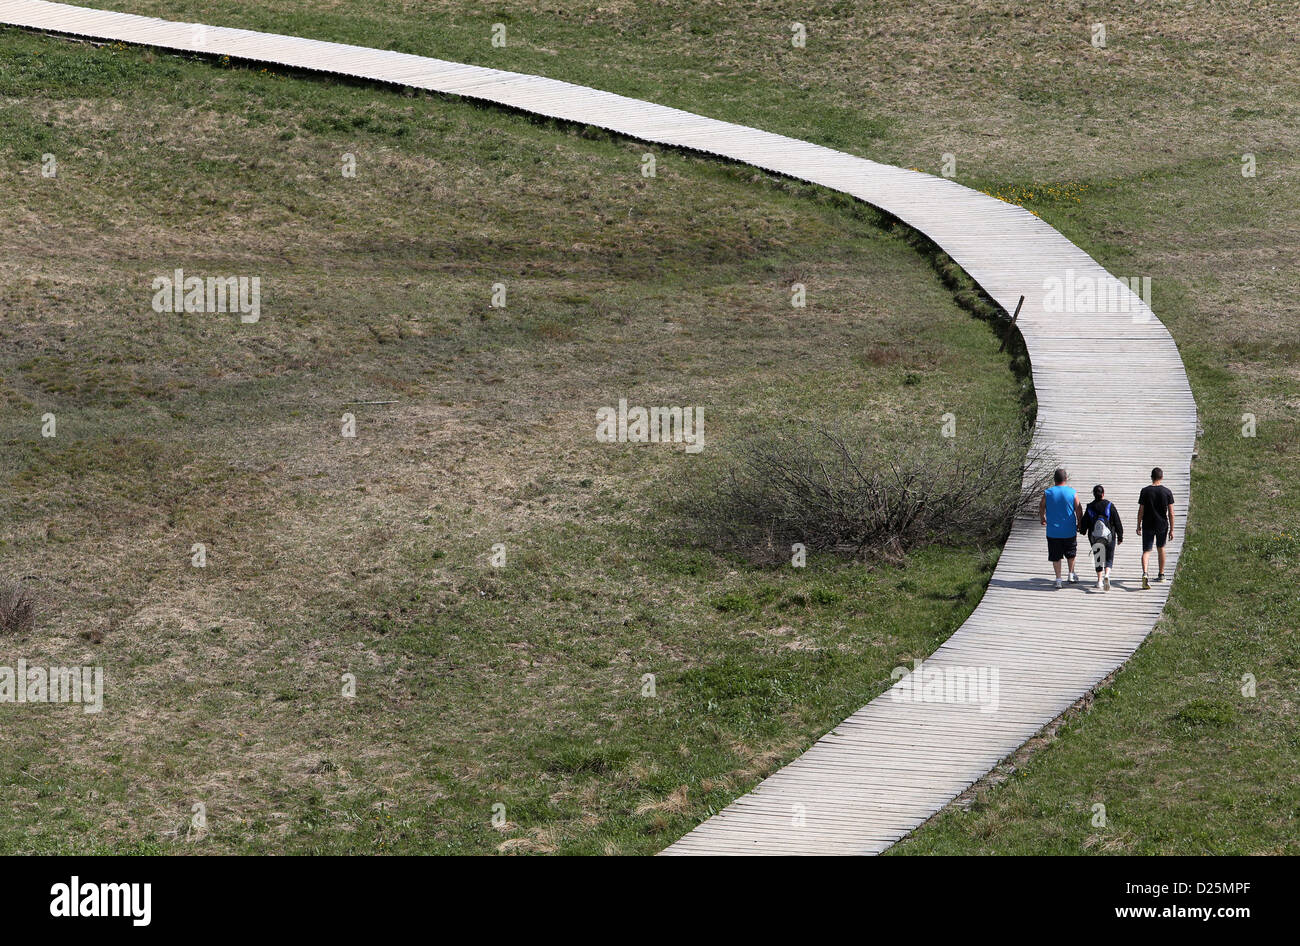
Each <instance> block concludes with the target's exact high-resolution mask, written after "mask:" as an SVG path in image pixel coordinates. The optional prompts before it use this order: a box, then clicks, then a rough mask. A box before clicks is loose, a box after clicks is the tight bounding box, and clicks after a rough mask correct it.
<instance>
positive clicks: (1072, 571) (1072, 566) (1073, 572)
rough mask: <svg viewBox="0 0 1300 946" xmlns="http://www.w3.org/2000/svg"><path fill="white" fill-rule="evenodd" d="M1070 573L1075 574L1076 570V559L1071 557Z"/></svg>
mask: <svg viewBox="0 0 1300 946" xmlns="http://www.w3.org/2000/svg"><path fill="white" fill-rule="evenodd" d="M1070 574H1071V575H1073V574H1075V571H1074V559H1070Z"/></svg>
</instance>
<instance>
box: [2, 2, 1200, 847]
mask: <svg viewBox="0 0 1300 946" xmlns="http://www.w3.org/2000/svg"><path fill="white" fill-rule="evenodd" d="M0 23H7V24H13V25H18V26H25V27H31V28H35V29H40V30H45V31H50V32H57V33H64V34H70V35H76V36H84V37H91V38H95V39H99V40H117V41H121V42H125V43H138V44H144V45H149V46H155V47H160V48H164V49H172V50H180V51H184V52H194V53H203V54H209V55H226V56H230V57H232V58H239V59H245V60H250V61H255V62H261V63H270V64H277V65H281V66H289V67H294V68H298V69H307V70H315V71H319V72H325V73H333V74H339V75H347V76H355V77H360V78H365V79H371V80H378V81H382V82H391V83H395V84H398V85H403V86H411V87H415V88H421V89H429V90H432V91H436V92H442V93H448V94H454V95H461V96H465V97H469V98H475V99H481V100H485V101H488V102H494V103H498V104H501V105H506V106H511V107H514V108H519V109H523V110H525V111H529V112H534V113H537V114H541V115H548V116H552V117H555V118H559V119H565V120H569V121H575V122H581V123H584V124H588V125H595V126H599V127H602V128H607V129H609V130H611V131H614V132H618V133H620V134H623V135H626V136H629V137H631V138H635V139H640V140H643V141H648V142H655V143H660V144H664V145H672V146H678V147H683V148H690V149H695V150H698V151H704V152H708V153H711V154H716V155H720V156H723V157H726V158H730V159H733V160H735V161H739V162H743V163H745V164H749V165H753V166H755V167H759V168H763V169H765V170H768V171H773V172H777V173H780V174H785V175H788V176H790V177H793V178H798V179H801V180H805V181H810V182H813V183H816V184H820V185H823V186H825V187H829V188H832V189H834V190H837V191H842V192H844V193H846V194H851V195H853V196H854V197H857V198H859V199H861V200H864V201H866V202H868V203H870V204H873V205H875V206H877V207H879V208H881V209H883V210H885V211H887V212H889V213H891V214H893V215H895V216H896V217H898V218H900V219H902V220H904V221H905V222H907V223H908V224H910V225H911V226H913V227H915V228H917V229H918V230H920V231H921V232H923V233H925V234H926V235H927V236H928V237H929V238H930V239H932V240H933V241H934V242H935V243H937V244H938V245H939V246H940V247H942V248H943V249H944V250H945V251H946V252H947V253H948V254H949V255H951V256H952V257H953V259H955V260H956V261H957V262H958V263H959V264H960V265H961V266H962V267H963V268H964V269H965V270H966V272H968V273H969V274H970V275H971V277H972V278H974V279H975V280H976V281H977V282H978V283H979V284H980V285H981V286H983V287H984V289H985V290H986V291H987V292H988V293H989V295H991V296H992V297H993V298H994V299H995V300H997V302H998V303H999V304H1001V305H1002V306H1003V307H1004V308H1006V309H1007V311H1011V310H1012V309H1013V308H1014V306H1015V304H1016V300H1017V299H1018V298H1019V296H1020V295H1022V294H1023V295H1024V297H1025V303H1024V307H1023V309H1022V310H1021V313H1020V319H1019V323H1018V325H1019V328H1020V331H1021V332H1022V334H1023V336H1024V339H1025V342H1026V344H1027V346H1028V349H1029V353H1030V357H1031V360H1032V363H1033V374H1034V384H1035V387H1036V389H1037V394H1038V426H1037V429H1036V432H1035V441H1036V444H1037V446H1038V447H1039V448H1041V449H1043V450H1045V451H1046V452H1047V453H1048V454H1049V455H1050V456H1052V457H1054V458H1056V459H1058V460H1059V461H1060V462H1061V463H1063V464H1064V465H1065V466H1067V467H1068V468H1069V470H1070V473H1071V477H1072V482H1073V484H1074V485H1075V486H1076V487H1078V488H1079V489H1080V491H1081V492H1082V493H1083V494H1084V498H1085V499H1087V498H1090V494H1089V492H1088V491H1089V490H1090V489H1091V487H1092V485H1093V484H1094V483H1098V482H1101V483H1104V484H1105V486H1106V489H1107V498H1109V499H1111V500H1112V501H1115V502H1116V503H1117V504H1118V505H1119V508H1120V511H1121V515H1122V516H1123V518H1124V520H1125V522H1126V525H1127V535H1128V541H1126V542H1125V543H1124V544H1123V545H1122V546H1121V547H1120V551H1119V553H1118V555H1117V557H1116V568H1117V575H1118V579H1119V580H1118V581H1117V582H1116V583H1115V590H1113V591H1111V592H1109V593H1108V594H1107V593H1102V592H1097V591H1094V590H1093V589H1092V588H1091V587H1090V583H1087V584H1081V585H1075V586H1066V587H1065V588H1063V589H1061V590H1055V589H1053V587H1052V583H1051V581H1050V580H1049V579H1050V575H1051V571H1050V567H1049V566H1048V564H1047V561H1046V545H1045V542H1044V539H1043V531H1042V529H1041V527H1039V525H1038V524H1037V523H1036V522H1029V521H1021V522H1017V523H1016V524H1015V527H1014V528H1013V530H1012V533H1011V537H1010V538H1009V539H1008V541H1007V545H1006V549H1005V551H1004V552H1003V554H1002V557H1001V559H1000V561H999V563H998V566H997V569H996V570H995V571H994V573H993V576H992V579H991V581H990V583H989V588H988V591H987V593H986V594H985V595H984V598H983V600H982V601H981V602H980V604H979V606H978V607H977V608H976V609H975V611H974V612H973V613H972V614H971V616H970V619H969V620H967V621H966V623H965V624H963V625H962V626H961V628H960V629H958V630H957V631H956V633H954V634H953V636H952V637H951V638H950V639H949V640H948V641H947V642H946V643H945V644H943V646H941V647H940V648H939V649H938V650H937V651H936V652H935V653H934V654H933V656H931V657H930V658H929V659H928V660H927V661H926V662H925V666H926V667H927V668H928V669H929V670H939V671H945V670H946V671H953V672H959V671H963V670H966V669H968V668H973V669H974V670H976V671H979V670H980V669H983V670H984V671H985V672H991V671H993V670H996V671H997V681H998V686H997V701H996V708H994V707H993V706H992V705H991V704H990V703H984V704H979V703H974V702H969V701H967V702H960V701H958V700H957V699H955V698H954V697H953V695H952V694H949V697H948V699H947V701H943V700H938V701H936V700H933V699H927V700H926V701H905V700H901V699H897V698H896V697H897V696H899V695H900V694H902V693H903V692H904V690H903V689H902V687H903V681H900V683H899V684H896V685H895V686H894V688H893V689H892V690H891V691H889V692H887V693H885V694H884V695H882V696H881V697H879V698H877V699H875V700H873V701H872V702H871V703H869V704H868V705H867V706H864V707H863V708H862V709H860V710H859V711H858V712H856V713H854V714H853V715H852V716H850V717H849V718H848V719H847V720H845V721H844V722H843V723H841V724H840V725H839V726H837V727H835V729H834V730H833V731H832V732H831V733H830V734H828V735H826V736H824V737H823V738H822V739H820V740H819V741H818V742H817V743H816V744H815V745H814V746H813V747H812V748H810V749H809V750H808V751H807V752H806V753H804V754H803V755H802V756H800V757H799V758H798V759H797V760H795V761H794V762H792V763H791V764H790V765H787V766H786V767H785V768H783V769H781V770H780V771H779V772H777V773H776V774H774V775H772V776H771V777H769V778H768V779H766V780H765V781H764V782H763V783H762V784H761V785H759V786H758V787H757V788H756V789H755V790H754V791H752V792H750V793H749V794H747V795H745V796H743V797H742V798H740V799H738V800H737V801H735V802H734V803H733V804H731V805H730V806H728V807H727V808H726V809H724V810H723V811H721V812H719V813H717V814H716V815H715V816H713V817H712V818H710V819H709V820H707V821H706V822H704V823H703V824H701V825H700V826H698V827H697V828H696V829H695V830H693V831H691V832H690V833H689V834H687V835H686V836H685V837H683V838H682V839H680V840H679V841H677V843H675V844H673V845H672V846H671V847H669V848H668V849H667V851H666V852H665V853H668V854H865V853H876V852H879V851H882V850H884V849H885V848H886V847H888V846H889V845H890V844H892V843H893V842H895V841H897V840H898V839H899V838H901V837H903V836H904V835H906V834H907V833H908V832H909V831H911V830H912V829H913V828H915V827H916V826H917V825H919V824H920V823H921V822H923V821H924V820H925V819H926V818H928V817H929V816H931V815H932V814H934V813H935V812H937V811H939V810H940V809H941V808H943V807H944V806H945V805H946V804H947V803H948V802H949V801H951V800H952V799H953V798H954V797H955V796H957V795H958V794H959V793H960V792H961V791H962V790H963V789H965V788H966V787H967V786H969V785H970V784H971V783H972V782H974V781H975V780H976V779H978V778H979V777H980V776H981V775H983V774H984V773H986V772H988V771H989V770H990V769H991V768H992V767H993V766H994V765H996V764H997V762H998V761H999V760H1001V759H1002V758H1004V757H1005V756H1007V755H1008V754H1009V753H1011V752H1013V751H1014V750H1015V749H1016V748H1017V747H1019V746H1020V745H1021V744H1023V743H1024V742H1025V741H1026V740H1027V739H1029V738H1030V737H1031V736H1033V735H1034V734H1035V733H1036V732H1037V731H1038V730H1039V729H1040V728H1041V727H1042V726H1044V725H1045V724H1046V723H1048V722H1049V721H1051V720H1052V719H1053V718H1055V717H1056V716H1058V715H1059V714H1060V713H1061V712H1062V711H1063V710H1065V709H1066V708H1067V707H1069V706H1070V705H1071V704H1072V703H1073V702H1075V701H1076V700H1077V699H1079V698H1080V697H1081V696H1083V695H1084V694H1085V693H1087V692H1088V690H1089V689H1091V688H1092V687H1093V686H1094V685H1095V684H1096V683H1097V682H1098V681H1100V680H1101V679H1102V678H1104V677H1105V676H1106V675H1107V674H1109V673H1110V672H1111V671H1113V670H1114V669H1116V668H1117V667H1119V666H1120V665H1121V664H1122V663H1123V662H1124V661H1125V660H1126V659H1127V658H1128V657H1129V655H1130V654H1132V653H1133V651H1134V649H1135V648H1136V647H1137V646H1138V645H1139V644H1140V643H1141V642H1142V640H1143V639H1144V638H1145V637H1146V635H1147V634H1148V633H1149V632H1150V631H1151V628H1152V626H1153V625H1154V623H1155V622H1156V620H1157V619H1158V618H1159V616H1160V613H1161V611H1162V610H1163V608H1164V604H1165V598H1166V596H1167V595H1168V591H1169V585H1168V584H1167V583H1166V584H1163V585H1154V586H1153V588H1152V590H1150V591H1141V590H1140V580H1139V574H1140V570H1139V567H1138V561H1137V560H1138V552H1139V549H1140V543H1139V540H1138V538H1137V536H1136V535H1135V534H1134V531H1135V530H1134V525H1135V524H1134V522H1133V516H1134V512H1135V510H1136V505H1137V494H1138V490H1139V489H1140V488H1141V487H1142V486H1144V485H1145V484H1146V483H1147V482H1148V473H1149V471H1150V469H1151V467H1152V466H1157V465H1158V466H1161V467H1163V468H1164V470H1165V484H1166V485H1167V486H1169V487H1170V488H1171V489H1172V490H1173V492H1174V495H1175V497H1176V498H1177V502H1178V505H1177V507H1176V509H1177V512H1178V516H1179V521H1180V528H1179V530H1178V533H1177V536H1178V537H1177V538H1176V539H1175V540H1174V541H1173V542H1172V543H1171V544H1170V546H1169V555H1170V560H1171V562H1170V571H1171V572H1172V571H1173V569H1174V566H1175V565H1176V563H1177V561H1178V553H1179V550H1180V548H1181V544H1182V529H1181V522H1182V520H1183V519H1184V518H1185V517H1186V515H1187V510H1188V486H1189V479H1190V467H1191V459H1192V450H1193V448H1194V444H1195V438H1196V426H1197V419H1196V405H1195V402H1194V401H1193V399H1192V393H1191V390H1190V388H1189V386H1188V383H1187V377H1186V375H1185V373H1184V371H1183V365H1182V361H1181V360H1180V358H1179V357H1178V350H1177V348H1176V347H1175V345H1174V342H1173V339H1172V338H1171V337H1170V335H1169V333H1168V332H1167V331H1166V330H1165V327H1164V326H1163V325H1162V324H1161V323H1160V322H1159V321H1158V320H1157V319H1156V318H1155V316H1154V315H1153V314H1152V313H1151V310H1150V309H1149V308H1148V307H1147V306H1146V305H1145V304H1144V303H1143V302H1142V301H1141V300H1140V299H1138V298H1137V297H1136V296H1135V295H1134V294H1133V293H1132V292H1130V291H1129V289H1128V287H1127V286H1123V287H1122V289H1120V291H1119V293H1118V296H1117V298H1118V303H1117V302H1116V301H1115V300H1112V299H1110V298H1109V294H1108V293H1107V292H1106V291H1105V290H1106V289H1108V288H1115V287H1117V281H1116V280H1115V279H1114V278H1113V277H1112V276H1110V275H1109V274H1108V273H1106V272H1105V270H1103V269H1102V268H1101V267H1100V266H1099V265H1098V264H1097V263H1096V262H1094V261H1093V260H1092V259H1091V258H1090V257H1088V256H1087V255H1086V254H1085V253H1084V252H1083V251H1082V250H1080V249H1079V248H1078V247H1076V246H1075V245H1074V244H1072V243H1071V242H1070V241H1068V240H1067V239H1065V237H1063V236H1062V235H1061V234H1059V233H1057V232H1056V231H1055V230H1053V229H1052V228H1051V227H1050V226H1048V225H1047V224H1046V223H1044V222H1043V221H1042V220H1040V219H1038V218H1037V217H1035V216H1034V215H1033V214H1031V213H1029V212H1028V211H1026V210H1023V209H1021V208H1019V207H1015V206H1013V205H1011V204H1007V203H1003V202H1002V201H999V200H996V199H994V198H992V197H988V196H985V195H984V194H981V193H978V192H976V191H973V190H970V189H968V188H965V187H962V186H961V185H959V184H956V183H954V182H952V181H949V180H945V179H943V178H936V177H932V176H930V175H927V174H921V173H918V172H915V171H907V170H903V169H901V168H895V167H890V166H888V165H882V164H877V163H875V162H872V161H868V160H865V159H862V158H857V157H853V156H851V155H848V154H843V153H840V152H837V151H833V150H831V149H829V148H823V147H821V146H819V145H815V144H810V143H808V142H804V141H797V140H795V139H792V138H786V137H783V136H781V135H775V134H770V133H768V132H764V131H759V130H757V129H754V128H746V127H744V126H740V125H734V124H729V123H727V122H720V121H714V120H712V119H709V118H704V117H702V116H699V115H694V114H691V113H689V112H684V111H680V110H678V109H672V108H666V107H664V106H660V105H654V104H651V103H648V102H642V101H638V100H636V99H630V98H627V97H624V96H619V95H613V94H610V93H607V92H600V91H597V90H594V89H588V88H584V87H582V86H577V85H572V84H570V83H566V82H558V81H555V80H552V79H546V78H541V77H538V76H527V75H520V74H517V73H509V72H502V71H499V70H495V69H487V68H483V67H479V66H467V65H463V64H459V63H454V62H446V61H443V60H437V59H429V58H425V57H421V56H412V55H406V54H403V53H394V52H385V51H382V50H375V49H366V48H362V47H357V46H347V45H342V44H338V43H326V42H320V41H317V40H310V39H301V38H296V37H289V36H276V35H271V34H266V33H255V32H250V31H247V30H237V29H226V28H218V27H211V26H199V25H195V24H188V23H171V22H167V21H164V20H158V19H154V18H151V17H141V16H133V15H130V14H122V13H109V12H103V11H96V10H89V9H85V8H81V7H74V6H68V5H64V4H56V3H46V2H42V0H0ZM1054 279H1055V280H1060V281H1061V282H1062V283H1070V284H1072V285H1073V286H1075V287H1080V286H1083V285H1085V284H1089V281H1090V284H1091V285H1093V286H1094V287H1100V289H1101V290H1103V291H1102V292H1101V295H1102V296H1103V297H1105V299H1104V302H1103V304H1101V305H1099V306H1095V307H1094V308H1095V309H1096V310H1095V311H1056V310H1055V308H1056V307H1054V306H1053V305H1052V298H1051V293H1050V290H1051V288H1052V283H1051V280H1054ZM1075 301H1077V302H1078V303H1079V304H1078V305H1076V306H1075V308H1076V309H1077V308H1087V300H1086V299H1084V298H1080V299H1078V300H1075ZM1049 309H1053V311H1049ZM1096 362H1101V363H1103V364H1106V365H1108V366H1109V369H1110V373H1109V374H1103V373H1102V372H1099V371H1097V370H1096V369H1094V368H1093V367H1092V365H1093V364H1094V363H1096ZM959 421H960V419H959ZM935 423H936V426H937V425H938V423H939V419H938V418H936V419H935ZM958 433H959V436H960V428H959V430H958ZM958 444H959V445H960V439H959V440H958ZM1080 566H1081V574H1082V575H1083V576H1084V580H1085V582H1087V579H1088V578H1089V577H1091V566H1090V563H1089V562H1088V561H1087V560H1086V558H1082V559H1081V560H1080ZM986 679H987V678H986ZM1080 804H1081V805H1082V804H1083V802H1082V801H1081V802H1080ZM1087 816H1088V812H1087V811H1086V810H1085V809H1083V808H1081V809H1080V811H1079V817H1080V818H1084V817H1087Z"/></svg>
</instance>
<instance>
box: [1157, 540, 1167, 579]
mask: <svg viewBox="0 0 1300 946" xmlns="http://www.w3.org/2000/svg"><path fill="white" fill-rule="evenodd" d="M1156 557H1157V558H1158V559H1160V574H1162V575H1163V574H1164V573H1165V550H1164V547H1163V546H1161V547H1160V548H1158V549H1156Z"/></svg>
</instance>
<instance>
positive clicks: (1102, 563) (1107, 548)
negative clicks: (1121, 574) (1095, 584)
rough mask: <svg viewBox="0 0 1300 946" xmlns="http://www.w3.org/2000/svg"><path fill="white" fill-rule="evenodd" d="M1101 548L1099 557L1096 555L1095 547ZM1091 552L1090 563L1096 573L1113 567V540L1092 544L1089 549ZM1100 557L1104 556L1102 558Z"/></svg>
mask: <svg viewBox="0 0 1300 946" xmlns="http://www.w3.org/2000/svg"><path fill="white" fill-rule="evenodd" d="M1098 546H1101V555H1098V554H1097V547H1098ZM1090 551H1091V552H1092V563H1093V564H1094V565H1096V566H1097V571H1101V570H1102V569H1103V568H1114V567H1115V540H1114V539H1111V540H1110V541H1109V542H1094V543H1093V544H1092V546H1091V548H1090ZM1102 556H1105V557H1104V558H1103V557H1102Z"/></svg>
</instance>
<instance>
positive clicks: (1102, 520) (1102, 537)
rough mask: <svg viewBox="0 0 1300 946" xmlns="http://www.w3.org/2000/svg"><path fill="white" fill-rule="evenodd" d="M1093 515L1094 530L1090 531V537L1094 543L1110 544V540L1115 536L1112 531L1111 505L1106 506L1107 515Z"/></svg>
mask: <svg viewBox="0 0 1300 946" xmlns="http://www.w3.org/2000/svg"><path fill="white" fill-rule="evenodd" d="M1093 515H1094V518H1093V522H1092V529H1091V530H1090V531H1089V533H1088V537H1089V538H1091V539H1092V541H1094V542H1105V543H1107V544H1109V543H1110V540H1111V539H1112V538H1113V537H1114V535H1115V533H1114V532H1112V531H1111V529H1110V522H1109V520H1110V503H1107V504H1106V513H1105V515H1102V516H1098V515H1096V514H1095V513H1094V514H1093Z"/></svg>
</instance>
